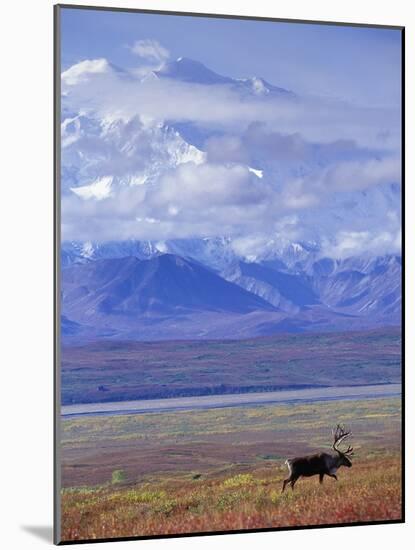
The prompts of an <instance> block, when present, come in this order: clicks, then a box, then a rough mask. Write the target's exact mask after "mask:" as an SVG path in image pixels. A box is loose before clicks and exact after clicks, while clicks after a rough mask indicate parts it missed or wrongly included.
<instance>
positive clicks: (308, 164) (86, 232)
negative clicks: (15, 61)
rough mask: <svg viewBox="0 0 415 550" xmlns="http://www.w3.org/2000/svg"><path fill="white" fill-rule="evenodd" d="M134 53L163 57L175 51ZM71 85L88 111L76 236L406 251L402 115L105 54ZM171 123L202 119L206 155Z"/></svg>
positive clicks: (70, 215) (69, 125) (72, 227)
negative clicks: (266, 91) (145, 73)
mask: <svg viewBox="0 0 415 550" xmlns="http://www.w3.org/2000/svg"><path fill="white" fill-rule="evenodd" d="M133 48H134V50H135V53H136V54H137V55H139V56H140V57H142V58H143V59H147V60H148V61H150V62H153V63H160V62H162V60H163V59H165V58H166V56H167V54H168V52H166V50H165V49H164V48H163V47H162V46H160V44H158V43H157V42H154V41H139V42H137V43H135V44H134V46H133ZM62 86H63V90H64V93H65V94H66V95H65V96H64V98H63V103H64V107H66V108H68V110H69V111H70V112H78V113H79V112H82V115H79V116H77V117H73V116H72V115H71V117H70V118H68V119H67V120H66V121H64V122H63V124H62V145H63V174H64V181H65V182H66V181H67V182H69V183H68V185H67V186H66V187H65V190H67V189H68V188H72V191H73V192H72V193H71V194H70V195H68V196H63V199H62V215H63V226H62V232H63V237H64V238H65V239H78V238H80V239H82V240H87V239H88V240H106V239H110V240H114V239H121V240H122V239H129V238H139V239H150V240H159V241H160V242H163V241H164V240H166V239H177V238H188V237H205V236H212V237H213V236H220V235H228V236H231V237H232V238H233V243H234V244H233V246H234V248H235V249H238V250H240V251H244V255H245V256H253V255H255V248H260V247H262V248H264V247H265V248H266V247H267V246H270V247H275V246H277V245H278V243H281V242H285V241H289V240H290V239H291V240H300V239H314V238H315V239H316V240H318V239H322V240H323V242H324V249H325V251H326V252H327V254H329V255H332V256H334V257H344V256H346V255H348V254H351V253H364V251H367V250H373V251H381V250H383V251H386V250H396V249H397V248H398V247H399V246H400V244H398V241H399V235H398V234H399V227H400V216H399V204H400V198H399V195H398V192H396V190H395V191H394V190H393V189H392V187H393V186H389V187H390V188H391V189H389V187H388V184H390V183H399V182H400V169H401V166H400V159H399V156H398V155H397V153H398V151H399V146H400V127H399V116H398V114H397V111H394V110H392V109H361V108H357V107H355V106H351V105H347V104H345V103H339V102H334V101H330V100H323V99H309V98H305V99H301V98H296V99H295V101H291V100H288V101H287V100H284V99H278V98H277V99H275V98H272V97H269V96H267V98H265V99H259V98H258V97H257V96H255V95H253V96H246V95H245V96H243V97H241V95H240V94H238V93H237V92H236V91H235V89H233V88H232V87H231V86H228V85H225V84H224V85H209V86H204V85H201V84H192V83H188V82H175V81H173V80H172V79H158V78H157V77H155V76H154V75H153V76H152V77H151V78H147V79H144V80H140V79H139V78H137V77H135V76H134V75H133V74H132V73H131V71H122V70H118V69H116V68H114V67H113V66H112V65H111V64H109V63H108V62H107V61H106V60H104V59H97V60H86V61H83V62H81V63H78V64H77V65H74V66H73V67H71V68H70V69H68V70H67V71H65V72H64V73H63V74H62ZM165 120H169V121H173V122H181V123H184V124H186V123H191V124H194V125H197V126H198V127H199V128H202V130H203V132H205V133H204V135H208V136H210V138H209V139H208V140H207V141H206V143H205V146H206V151H207V152H206V154H205V153H203V152H201V151H199V150H197V149H196V148H195V147H193V148H190V149H189V147H188V145H187V144H186V143H185V142H184V141H183V140H182V138H181V137H180V136H178V135H177V134H176V133H175V132H174V131H173V130H172V129H171V128H170V129H166V127H165V126H163V121H165ZM203 132H202V133H203ZM385 132H387V133H388V140H387V141H385V139H382V138H381V137H380V136H382V135H384V134H385ZM394 193H395V195H394ZM366 195H367V196H366Z"/></svg>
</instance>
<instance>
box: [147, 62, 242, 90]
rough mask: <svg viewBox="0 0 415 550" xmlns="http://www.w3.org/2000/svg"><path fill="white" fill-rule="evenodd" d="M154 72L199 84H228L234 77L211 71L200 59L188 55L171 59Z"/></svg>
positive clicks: (160, 75) (165, 76)
mask: <svg viewBox="0 0 415 550" xmlns="http://www.w3.org/2000/svg"><path fill="white" fill-rule="evenodd" d="M154 74H155V75H156V76H158V77H162V78H174V79H176V80H181V81H183V82H194V83H197V84H227V83H232V82H233V80H232V78H229V77H226V76H221V75H219V74H217V73H215V72H214V71H211V70H210V69H208V68H207V67H206V65H203V63H201V62H200V61H195V60H194V59H190V58H188V57H178V58H177V59H176V60H175V61H169V62H167V63H165V64H164V65H163V67H162V68H161V69H159V70H158V71H154Z"/></svg>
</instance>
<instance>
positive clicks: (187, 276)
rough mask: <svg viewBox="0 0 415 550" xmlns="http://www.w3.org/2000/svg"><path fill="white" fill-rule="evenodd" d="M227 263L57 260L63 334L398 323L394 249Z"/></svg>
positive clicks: (192, 334) (170, 258)
mask: <svg viewBox="0 0 415 550" xmlns="http://www.w3.org/2000/svg"><path fill="white" fill-rule="evenodd" d="M232 267H233V269H229V270H228V271H227V273H226V274H220V273H218V272H216V271H215V270H213V269H212V268H210V267H208V266H204V265H202V264H201V263H200V262H198V261H195V260H193V259H190V258H183V257H180V256H177V255H173V254H158V255H155V256H152V257H150V258H147V259H139V258H138V257H136V256H127V257H123V258H110V259H98V260H89V261H86V262H84V263H78V264H72V265H71V266H69V267H66V268H64V269H63V270H62V280H61V297H62V324H61V329H62V336H63V339H64V341H67V342H71V341H73V342H75V341H76V342H79V341H82V340H93V339H97V338H111V339H118V340H119V339H133V340H162V339H207V338H225V339H226V338H228V339H238V338H245V337H251V336H261V335H269V334H274V333H280V332H308V331H320V332H322V331H323V332H324V331H334V330H357V329H366V328H376V327H380V326H386V325H399V323H400V318H401V293H400V288H401V287H400V284H401V280H400V278H401V262H400V259H399V258H398V257H395V256H390V257H385V258H378V259H377V260H376V261H369V262H366V263H365V262H364V261H363V260H360V262H359V261H358V260H357V259H355V260H354V261H352V260H350V259H349V260H348V261H345V262H333V261H330V260H327V261H321V260H320V261H317V262H315V263H313V264H312V265H311V266H308V271H306V270H304V271H302V272H300V271H298V270H297V271H292V270H289V269H287V268H286V267H285V269H283V268H282V266H281V264H280V263H275V262H274V263H272V262H263V263H247V262H236V263H235V264H233V266H232ZM224 275H226V277H227V278H225V277H224Z"/></svg>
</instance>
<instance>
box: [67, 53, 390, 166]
mask: <svg viewBox="0 0 415 550" xmlns="http://www.w3.org/2000/svg"><path fill="white" fill-rule="evenodd" d="M143 51H144V50H143ZM155 55H156V54H155ZM105 63H107V65H108V62H105V60H102V59H99V60H92V61H91V60H89V61H85V62H81V63H79V64H77V65H75V66H73V67H71V68H70V69H68V70H67V71H65V73H63V75H62V82H63V93H64V97H63V100H64V103H65V104H68V105H70V106H71V108H72V109H75V110H79V109H83V110H85V111H88V112H89V113H90V114H92V115H96V116H99V117H100V118H107V117H114V116H117V117H121V118H123V119H125V120H126V119H130V118H131V117H134V116H136V115H137V114H139V115H140V116H148V117H150V118H152V119H154V120H175V121H182V122H192V123H198V124H201V125H205V126H208V127H210V128H211V127H212V126H213V125H215V126H216V127H217V128H222V129H225V128H226V129H227V130H234V131H236V132H237V133H239V132H241V130H243V129H244V128H246V126H247V125H249V124H250V123H252V122H254V121H259V122H262V123H267V124H268V126H269V129H270V130H269V131H270V135H269V136H268V145H267V146H268V147H271V148H272V147H274V148H275V147H277V148H278V149H279V150H280V151H283V150H284V147H285V149H286V151H285V154H286V155H288V156H289V155H290V154H292V150H293V148H294V153H295V154H297V155H298V154H299V153H300V152H301V147H302V146H303V142H302V139H303V140H307V141H312V142H315V141H319V142H322V143H328V142H331V141H335V140H353V141H354V142H355V143H357V144H358V145H360V146H373V147H375V146H377V147H379V146H382V147H384V146H385V141H384V139H381V137H380V136H381V135H383V134H384V132H386V131H387V132H388V135H389V136H390V137H389V139H388V142H387V146H388V148H397V147H398V146H399V145H400V126H399V120H400V115H399V112H398V110H396V109H390V108H360V107H356V106H353V105H348V104H347V103H344V102H336V101H333V100H327V99H316V98H301V99H299V98H297V99H296V100H295V101H293V100H290V99H287V98H283V97H276V98H272V97H268V96H267V98H266V99H262V98H260V97H258V96H256V95H252V96H241V95H240V94H239V93H238V92H237V90H235V89H233V88H232V86H229V85H227V84H218V85H209V86H204V85H201V84H195V83H191V82H181V81H173V80H172V79H161V78H156V77H154V78H147V79H141V80H140V79H139V78H134V77H133V75H132V71H129V72H128V75H129V77H130V78H125V72H124V73H123V72H119V71H118V72H117V71H116V70H105V67H106V65H105ZM84 64H85V65H84ZM82 75H83V76H84V77H85V75H88V78H87V80H86V79H85V78H82ZM94 76H95V78H94ZM75 84H76V85H75ZM272 132H276V134H275V135H273V134H272ZM298 132H300V133H301V136H302V138H300V137H299V136H298V142H297V144H296V134H298ZM287 135H288V137H287ZM252 139H254V136H253V137H252ZM263 143H264V141H263ZM265 143H267V142H266V141H265ZM296 147H297V151H296V150H295V148H296ZM235 160H236V159H235Z"/></svg>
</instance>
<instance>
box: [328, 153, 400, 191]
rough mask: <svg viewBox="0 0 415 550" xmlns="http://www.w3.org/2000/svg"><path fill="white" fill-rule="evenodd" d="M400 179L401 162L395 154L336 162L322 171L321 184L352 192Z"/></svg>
mask: <svg viewBox="0 0 415 550" xmlns="http://www.w3.org/2000/svg"><path fill="white" fill-rule="evenodd" d="M400 181H401V162H400V159H399V158H398V157H396V156H393V157H386V158H382V159H369V160H367V159H365V160H363V161H349V162H342V163H338V164H335V165H334V166H330V167H329V168H327V169H326V170H323V171H322V174H321V177H320V181H319V184H320V185H321V186H323V187H325V188H326V189H327V190H328V191H330V192H335V191H343V192H350V191H357V190H363V189H368V188H369V187H372V186H374V185H382V184H384V183H398V184H400Z"/></svg>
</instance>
